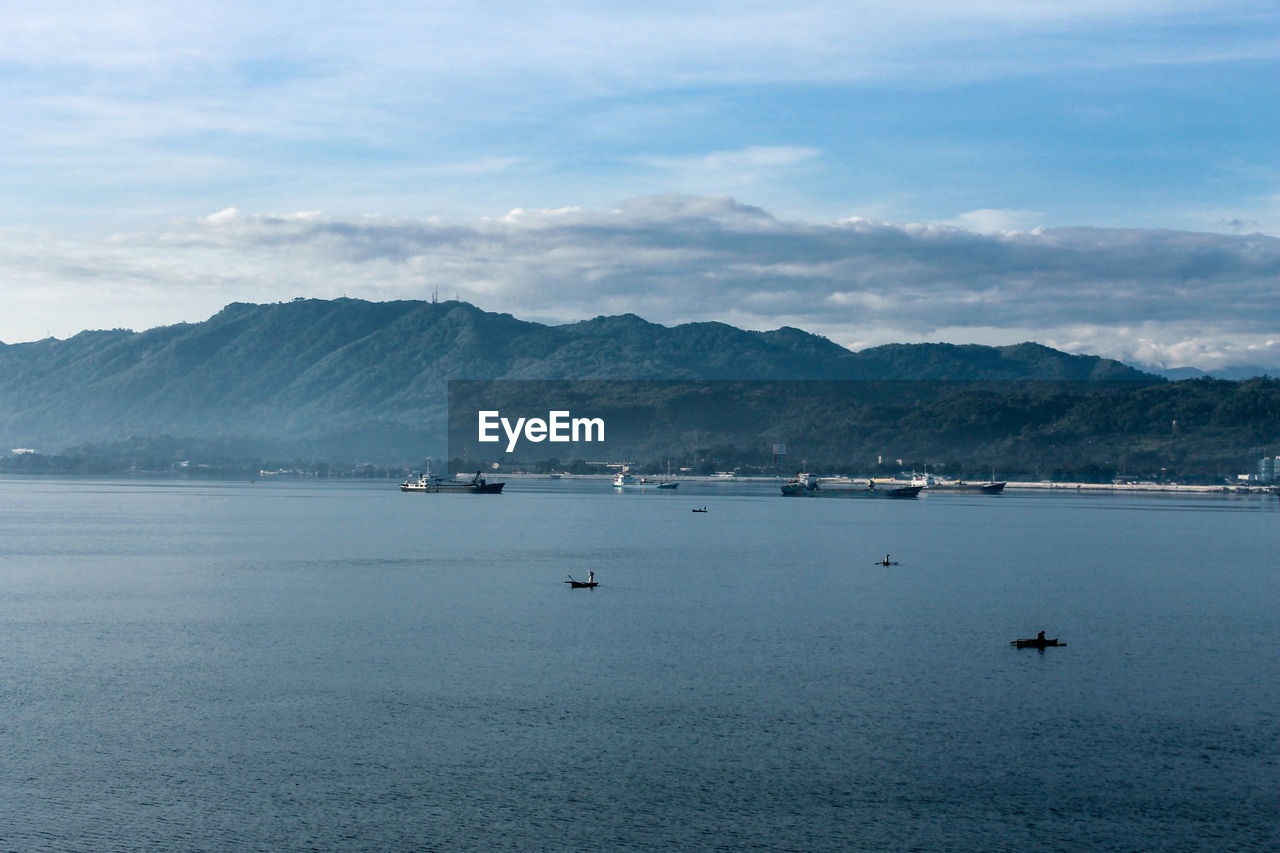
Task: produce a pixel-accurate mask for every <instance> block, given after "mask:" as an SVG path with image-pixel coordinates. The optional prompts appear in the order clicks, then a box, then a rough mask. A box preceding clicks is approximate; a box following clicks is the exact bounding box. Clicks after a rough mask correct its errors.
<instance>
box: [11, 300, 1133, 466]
mask: <svg viewBox="0 0 1280 853" xmlns="http://www.w3.org/2000/svg"><path fill="white" fill-rule="evenodd" d="M587 378H629V379H685V378H690V379H693V378H699V379H1027V378H1030V379H1062V380H1090V379H1091V380H1099V379H1101V380H1137V381H1158V379H1157V377H1154V376H1152V375H1151V374H1147V373H1143V372H1141V371H1138V370H1135V369H1133V368H1131V367H1128V366H1126V365H1123V364H1121V363H1119V362H1116V361H1110V360H1107V359H1101V358H1096V357H1092V356H1076V355H1069V354H1066V353H1062V352H1058V351H1056V350H1052V349H1049V348H1047V347H1043V346H1039V345H1037V344H1031V343H1025V344H1019V345H1017V346H1009V347H985V346H976V345H966V346H956V345H951V344H911V345H905V344H903V345H891V346H882V347H875V348H872V349H868V350H863V351H860V352H856V353H855V352H851V351H849V350H847V349H845V348H843V347H841V346H838V345H837V344H834V343H832V342H831V341H829V340H827V339H826V338H823V337H819V336H816V335H811V334H809V333H807V332H803V331H801V330H799V329H793V328H782V329H777V330H775V331H770V332H753V331H746V330H742V329H738V328H735V327H733V326H728V325H725V324H722V323H690V324H685V325H680V326H674V327H666V326H660V325H657V324H654V323H649V322H646V321H645V320H643V319H641V318H640V317H637V316H635V315H633V314H624V315H621V316H615V317H597V318H595V319H593V320H588V321H584V322H580V323H572V324H567V325H562V326H548V325H544V324H540V323H532V322H526V321H522V320H518V319H516V318H514V317H512V316H510V315H507V314H494V313H489V312H486V311H482V310H480V309H479V308H476V307H475V306H472V305H469V304H466V303H463V302H442V303H432V302H416V301H413V302H410V301H404V302H364V301H361V300H354V299H338V300H333V301H323V300H301V299H299V300H294V301H293V302H287V303H277V304H270V305H249V304H233V305H229V306H227V307H226V308H225V309H223V310H222V311H220V312H219V313H218V314H216V315H215V316H213V317H211V318H210V319H208V320H207V321H205V322H203V323H195V324H180V325H175V326H165V327H161V328H156V329H151V330H148V331H145V332H131V331H127V330H119V329H117V330H113V331H96V332H82V333H80V334H78V335H76V336H75V337H72V338H70V339H67V340H55V339H47V340H43V341H37V342H34V343H23V344H14V345H3V344H0V447H3V448H11V447H33V448H36V449H39V450H42V451H55V450H59V449H62V448H65V447H68V446H71V445H75V444H79V443H82V442H103V441H118V440H122V439H125V438H127V437H130V436H160V435H173V436H187V437H191V438H199V439H219V440H227V439H234V440H236V441H239V442H242V443H243V444H244V446H245V447H246V452H261V451H262V450H263V449H265V448H271V449H272V450H279V451H287V452H290V453H295V454H316V455H326V456H330V457H334V456H339V457H342V458H360V457H376V458H383V459H389V458H404V459H418V458H421V456H422V455H423V453H424V452H426V451H427V450H428V449H429V447H428V446H430V448H431V449H435V450H437V452H438V448H439V445H440V443H441V442H442V441H443V412H444V406H445V389H446V383H447V381H448V380H450V379H587Z"/></svg>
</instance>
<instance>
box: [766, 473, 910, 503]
mask: <svg viewBox="0 0 1280 853" xmlns="http://www.w3.org/2000/svg"><path fill="white" fill-rule="evenodd" d="M923 488H924V487H923V486H914V485H912V486H903V485H898V484H896V483H888V484H886V483H877V482H876V480H875V479H874V478H872V479H869V480H866V481H860V480H850V479H848V478H845V477H818V476H816V475H814V474H804V473H801V474H797V475H796V476H795V477H794V478H792V479H791V480H788V481H787V482H786V483H783V484H782V495H783V497H788V498H803V497H823V498H914V497H916V496H917V495H919V494H920V490H921V489H923Z"/></svg>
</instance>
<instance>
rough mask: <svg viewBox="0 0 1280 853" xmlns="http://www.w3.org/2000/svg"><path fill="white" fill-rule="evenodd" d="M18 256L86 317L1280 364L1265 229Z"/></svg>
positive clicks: (575, 215) (526, 220)
mask: <svg viewBox="0 0 1280 853" xmlns="http://www.w3.org/2000/svg"><path fill="white" fill-rule="evenodd" d="M990 213H991V212H990V211H980V212H976V214H978V215H977V216H976V219H979V220H984V221H989V220H990V216H989V214H990ZM3 264H4V267H5V268H6V269H5V270H4V272H5V274H6V275H7V276H8V277H9V279H10V280H11V281H24V280H25V281H27V282H30V283H31V285H32V287H31V290H30V291H29V292H27V293H26V295H25V298H26V300H28V302H29V303H30V304H36V303H38V301H39V300H40V299H41V298H59V299H60V300H61V301H62V303H63V304H66V305H76V306H80V309H79V310H82V311H83V313H77V311H76V310H71V309H68V311H67V312H66V313H67V315H68V319H70V320H72V321H73V323H72V325H73V326H76V328H85V327H88V328H99V327H103V326H104V325H105V326H111V325H127V324H129V323H130V318H137V317H139V316H144V317H145V316H148V312H152V313H151V315H150V316H152V318H153V319H152V321H151V322H152V323H153V324H155V325H159V324H162V323H168V322H173V321H174V320H176V319H187V320H199V319H203V317H202V316H194V317H193V316H185V314H189V313H190V309H189V308H188V309H184V315H183V316H174V314H173V312H174V311H175V310H177V309H178V306H179V305H189V304H191V303H193V302H195V303H199V304H201V305H202V307H203V310H205V311H207V312H208V314H212V313H213V312H215V311H216V310H217V309H218V308H220V307H221V306H222V305H224V304H226V303H227V302H231V301H235V300H237V299H252V300H254V301H272V300H284V299H289V298H293V297H295V296H314V297H320V298H332V297H336V296H342V295H349V296H353V297H360V298H366V299H375V300H379V299H392V298H424V297H429V296H430V295H431V294H432V293H433V292H434V291H436V290H437V289H438V291H439V293H440V295H441V297H442V298H444V297H453V296H455V295H457V296H460V297H461V298H462V299H465V300H468V301H472V302H475V303H476V304H478V305H481V306H482V307H485V308H488V309H490V310H500V311H505V312H509V313H513V314H516V315H517V316H521V317H526V318H530V319H537V320H540V321H543V322H568V321H572V320H578V319H583V318H588V317H591V316H595V315H598V314H616V313H624V312H634V313H637V314H640V315H642V316H644V317H646V318H648V319H650V320H653V321H655V322H661V323H679V322H689V321H697V320H720V321H724V322H728V323H732V324H734V325H738V326H742V327H746V328H755V329H771V328H776V327H778V326H782V325H792V326H797V327H800V328H803V329H806V330H808V331H813V332H817V333H820V334H824V335H826V336H828V337H830V338H831V339H832V340H834V341H836V342H838V343H840V344H843V345H845V346H849V347H852V348H860V347H864V346H869V345H875V344H882V343H889V342H922V341H948V342H954V343H968V342H973V343H986V344H1008V343H1016V342H1018V341H1022V340H1036V341H1039V342H1041V343H1045V344H1047V345H1049V346H1053V347H1056V348H1060V349H1064V350H1066V351H1069V352H1080V353H1091V354H1097V355H1102V356H1107V357H1113V358H1119V359H1123V360H1126V361H1130V362H1138V363H1142V364H1148V365H1154V366H1162V367H1176V366H1181V365H1194V366H1197V367H1201V368H1205V369H1210V368H1216V367H1224V366H1229V365H1233V364H1261V365H1265V366H1273V365H1280V330H1278V329H1277V328H1276V324H1275V310H1274V298H1275V297H1274V293H1275V285H1276V282H1277V281H1280V239H1276V238H1273V237H1268V236H1264V235H1257V234H1255V235H1224V234H1206V233H1190V232H1180V231H1168V230H1162V231H1159V230H1137V229H1104V228H1050V229H1034V230H1030V231H995V232H986V231H978V230H970V229H967V228H963V227H959V226H957V225H951V224H930V223H897V224H895V223H887V222H877V221H871V220H866V219H847V220H840V221H832V222H821V223H815V222H797V221H785V220H782V219H780V218H777V217H775V216H773V215H771V214H770V213H769V212H767V211H765V210H763V209H761V208H759V207H753V206H750V205H747V204H744V203H741V202H739V201H736V200H734V199H732V198H729V197H725V196H690V195H662V196H653V197H645V198H637V199H632V200H629V201H627V202H624V203H622V204H620V205H618V206H616V207H614V208H611V209H607V210H583V209H576V208H574V209H563V210H513V211H511V212H509V213H508V214H506V215H505V216H502V217H498V218H489V219H481V220H476V221H471V222H465V223H447V222H442V221H436V220H416V219H405V218H387V217H361V218H334V217H326V216H323V215H320V214H315V213H299V214H293V215H286V216H270V215H256V214H248V213H242V212H239V211H236V210H234V209H228V210H223V211H221V212H218V213H215V214H212V215H209V216H207V217H203V218H200V219H196V220H181V221H173V222H170V223H169V224H168V227H167V228H166V229H165V230H162V231H159V230H158V231H151V232H138V233H132V234H121V235H117V236H115V237H113V238H112V239H111V240H110V241H108V242H106V243H99V244H92V243H82V244H77V245H74V246H70V245H65V244H64V245H62V246H60V247H58V251H56V252H48V253H46V252H43V251H41V249H40V247H38V246H27V247H24V248H23V249H22V250H17V249H16V248H15V247H13V246H10V247H8V249H7V250H6V251H5V253H4V259H3ZM124 308H127V309H128V311H127V312H126V311H124V310H122V309H124ZM205 316H207V314H206V315H205ZM134 322H136V319H135V320H134ZM77 324H78V325H77ZM64 334H65V331H64Z"/></svg>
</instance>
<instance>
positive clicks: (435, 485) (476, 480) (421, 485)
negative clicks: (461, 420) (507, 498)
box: [400, 465, 506, 495]
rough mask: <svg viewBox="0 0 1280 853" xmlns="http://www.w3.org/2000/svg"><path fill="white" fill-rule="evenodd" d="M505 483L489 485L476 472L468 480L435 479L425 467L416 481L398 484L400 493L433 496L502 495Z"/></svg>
mask: <svg viewBox="0 0 1280 853" xmlns="http://www.w3.org/2000/svg"><path fill="white" fill-rule="evenodd" d="M505 485H506V483H490V482H488V481H487V480H485V478H484V477H481V476H480V472H479V471H477V472H476V475H475V476H474V477H472V478H471V479H470V480H458V479H455V478H453V477H436V476H434V475H433V474H432V473H431V466H430V465H428V466H427V470H426V471H425V472H424V473H422V474H419V475H418V477H417V479H412V478H411V479H408V480H405V481H404V482H403V483H401V484H400V491H402V492H425V493H431V494H434V493H436V492H457V493H463V494H471V495H497V494H501V493H502V487H503V486H505Z"/></svg>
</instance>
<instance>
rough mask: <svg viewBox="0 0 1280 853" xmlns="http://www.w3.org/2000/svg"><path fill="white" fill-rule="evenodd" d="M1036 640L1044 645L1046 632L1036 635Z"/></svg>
mask: <svg viewBox="0 0 1280 853" xmlns="http://www.w3.org/2000/svg"><path fill="white" fill-rule="evenodd" d="M1036 639H1037V640H1039V641H1040V642H1042V643H1043V642H1044V631H1041V632H1039V633H1038V634H1036Z"/></svg>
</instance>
